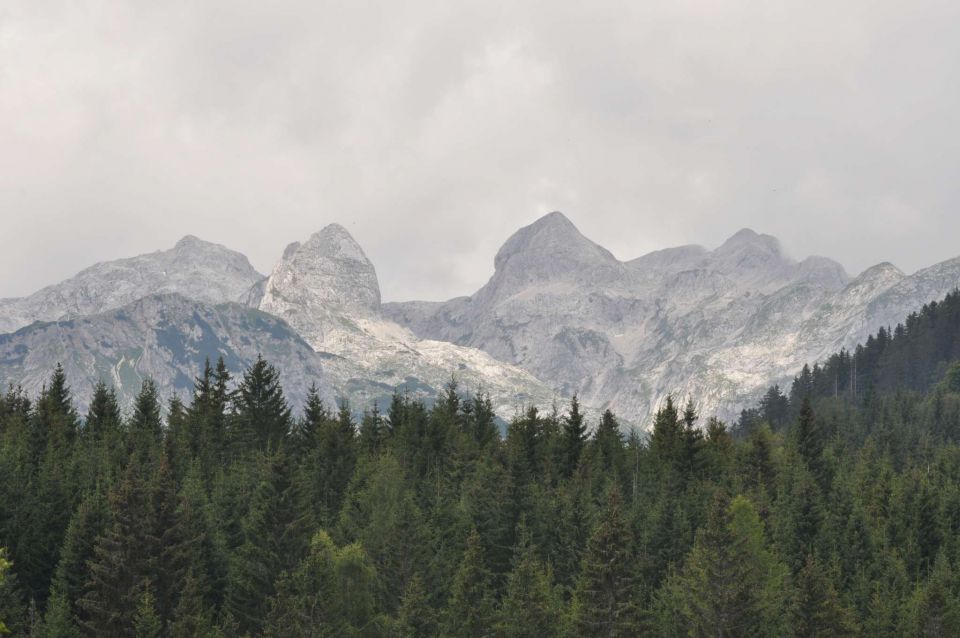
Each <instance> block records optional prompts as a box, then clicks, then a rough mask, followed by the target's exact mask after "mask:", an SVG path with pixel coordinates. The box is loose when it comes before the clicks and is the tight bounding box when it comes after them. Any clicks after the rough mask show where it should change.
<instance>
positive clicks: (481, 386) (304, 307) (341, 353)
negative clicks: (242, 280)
mask: <svg viewBox="0 0 960 638" xmlns="http://www.w3.org/2000/svg"><path fill="white" fill-rule="evenodd" d="M259 308H260V310H262V311H264V312H268V313H270V314H272V315H275V316H277V317H280V318H282V319H284V320H285V321H286V322H287V323H289V324H290V325H291V326H292V327H293V328H294V329H295V330H296V331H297V332H298V333H299V334H300V335H301V336H303V338H304V339H305V340H306V341H307V342H308V343H309V344H310V345H311V346H313V348H314V349H315V350H316V351H317V352H319V353H322V355H323V356H324V368H325V371H326V373H327V378H328V380H329V381H330V383H331V384H332V385H333V387H334V388H335V389H336V392H337V393H338V395H339V396H342V397H345V398H348V399H349V400H351V401H352V402H353V404H354V405H355V406H357V405H359V406H361V407H364V408H365V407H367V406H369V405H370V404H371V403H372V402H379V403H383V402H385V401H386V400H388V399H389V396H390V394H392V393H393V391H394V390H396V389H407V390H408V391H410V392H412V393H413V394H417V395H422V396H424V397H425V398H426V399H428V400H429V399H430V398H432V397H434V396H436V395H437V394H438V393H439V392H440V391H442V389H443V388H444V386H445V385H446V384H447V383H448V382H449V381H450V380H451V378H454V377H455V378H456V379H457V382H458V383H459V384H460V387H461V389H462V390H464V391H468V392H474V391H480V390H482V391H483V392H485V393H488V394H489V395H490V396H491V399H492V400H493V402H494V407H495V409H496V411H497V413H498V414H499V415H500V416H503V417H509V416H512V414H513V413H514V412H515V411H516V410H518V409H520V408H522V406H523V405H525V404H529V403H535V404H537V405H540V406H547V405H550V403H551V402H552V401H553V400H554V398H555V397H556V393H555V392H553V391H552V390H551V389H550V387H549V386H547V385H546V384H543V383H542V382H540V381H538V380H537V379H536V378H534V377H533V376H532V375H531V374H529V373H527V372H524V371H523V370H520V369H518V368H516V367H514V366H511V365H509V364H507V363H504V362H501V361H497V360H496V359H494V358H493V357H491V356H490V355H488V354H487V353H484V352H482V351H480V350H478V349H475V348H464V347H460V346H456V345H454V344H450V343H444V342H441V341H434V340H423V339H419V338H417V337H416V336H415V335H413V334H412V333H411V332H409V331H408V330H406V329H404V328H402V327H401V326H399V325H397V324H396V323H394V322H392V321H389V320H387V319H385V318H384V317H383V315H382V314H381V309H380V286H379V284H378V282H377V274H376V270H375V269H374V267H373V264H371V263H370V260H369V259H367V257H366V255H365V254H364V252H363V250H362V249H361V248H360V246H359V245H357V243H356V242H355V241H354V239H353V238H352V237H351V236H350V234H349V233H348V232H347V231H346V230H345V229H344V228H343V227H341V226H339V225H336V224H334V225H331V226H327V227H326V228H324V229H323V230H321V231H320V232H318V233H316V234H314V235H313V236H312V237H310V239H309V240H307V241H306V242H304V243H303V244H291V245H290V246H289V247H288V248H287V250H285V251H284V254H283V257H282V258H281V260H280V262H279V263H278V264H277V265H276V267H275V268H274V269H273V272H272V273H271V275H270V278H269V279H268V280H267V282H266V284H265V286H264V292H263V294H262V296H261V297H260V298H259Z"/></svg>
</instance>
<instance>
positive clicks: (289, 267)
mask: <svg viewBox="0 0 960 638" xmlns="http://www.w3.org/2000/svg"><path fill="white" fill-rule="evenodd" d="M263 288H264V293H263V295H262V297H261V298H260V304H259V305H260V308H261V309H263V310H267V311H269V312H273V313H274V314H278V315H280V316H288V314H290V313H294V314H301V315H303V316H301V317H299V318H298V319H296V320H295V321H302V322H306V323H304V324H303V325H301V327H304V326H308V325H309V324H310V322H312V321H314V320H317V318H318V317H321V316H323V317H326V316H327V315H328V314H329V313H330V312H333V311H336V312H347V313H351V312H352V313H354V314H358V315H359V314H361V313H362V314H364V315H367V314H370V313H378V312H379V309H380V286H379V283H378V281H377V273H376V269H375V268H374V266H373V264H372V263H371V262H370V260H369V259H368V258H367V256H366V254H365V253H364V252H363V249H362V248H361V247H360V245H359V244H358V243H357V242H356V240H355V239H354V238H353V236H352V235H350V233H349V232H348V231H347V229H346V228H344V227H343V226H341V225H340V224H329V225H327V226H325V227H323V228H322V229H321V230H319V231H317V232H315V233H313V234H312V235H311V236H310V238H309V239H307V241H305V242H303V243H302V244H301V243H299V242H293V243H292V244H290V245H288V246H287V248H286V249H285V250H284V251H283V256H282V257H281V259H280V262H279V263H278V264H277V265H276V267H275V268H274V269H273V272H272V273H271V275H270V278H269V279H268V280H267V282H266V283H265V284H264V285H263ZM253 299H256V294H254V296H253ZM304 313H305V314H304ZM311 317H312V318H311Z"/></svg>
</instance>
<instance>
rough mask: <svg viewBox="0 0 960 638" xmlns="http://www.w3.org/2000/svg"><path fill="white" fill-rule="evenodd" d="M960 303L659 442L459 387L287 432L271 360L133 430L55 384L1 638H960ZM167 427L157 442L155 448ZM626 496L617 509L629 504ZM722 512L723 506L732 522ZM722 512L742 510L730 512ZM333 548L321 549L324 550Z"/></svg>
mask: <svg viewBox="0 0 960 638" xmlns="http://www.w3.org/2000/svg"><path fill="white" fill-rule="evenodd" d="M958 326H960V296H958V295H951V296H950V297H948V298H947V300H945V301H944V302H943V303H939V304H936V305H931V306H929V307H928V308H926V309H924V310H923V311H922V312H920V313H918V315H917V318H913V319H909V320H908V321H907V323H906V324H905V326H903V327H900V328H898V329H895V330H894V331H886V330H884V331H882V332H881V333H878V334H877V335H876V336H874V337H871V339H870V340H868V342H867V343H866V344H865V345H864V346H863V347H862V348H857V349H856V350H855V351H853V352H850V353H848V352H841V353H838V354H837V355H835V356H834V357H831V358H829V359H828V360H827V361H826V362H825V363H824V364H823V365H815V366H813V367H807V368H805V369H804V370H803V371H801V373H800V374H799V375H798V376H797V378H796V379H795V380H794V383H793V384H792V386H791V387H790V389H789V391H786V390H784V391H781V390H780V389H779V388H776V387H775V388H772V389H771V391H769V392H767V393H766V395H765V396H764V397H763V399H762V400H761V402H760V403H759V405H758V406H756V407H754V408H748V409H746V410H745V411H744V413H743V418H741V422H740V423H739V424H737V426H736V427H734V428H733V429H732V430H728V429H727V427H726V425H725V424H723V423H722V422H720V421H718V420H716V419H712V418H709V415H703V416H702V417H701V416H700V415H698V414H697V410H696V408H695V406H696V405H697V399H698V397H690V400H689V401H687V403H686V406H685V407H682V408H681V407H679V406H678V405H676V404H674V402H673V399H672V398H670V399H668V400H666V401H665V402H664V404H663V405H661V406H660V409H659V411H658V413H657V415H656V417H655V418H654V420H653V423H652V430H651V432H650V436H649V438H645V437H644V436H643V434H642V433H641V432H640V431H637V430H635V431H633V432H632V433H631V434H630V436H629V437H626V438H625V437H624V435H623V431H622V428H621V426H620V423H619V422H618V420H617V418H616V416H615V415H613V414H612V413H610V412H607V413H605V414H604V415H603V417H602V419H601V420H600V421H599V422H598V423H596V424H595V425H596V429H595V430H594V431H593V432H592V434H591V435H590V436H588V435H587V431H588V427H587V423H586V418H585V417H584V414H583V412H582V411H581V409H582V408H581V406H580V405H579V403H578V402H577V401H576V400H574V401H572V402H571V404H570V405H569V406H568V408H567V409H566V411H565V414H563V413H561V412H560V411H559V410H558V409H557V408H554V409H553V410H552V411H543V412H541V411H539V410H538V409H536V408H535V407H532V406H531V407H528V408H527V409H525V410H523V411H522V412H520V413H518V415H517V416H516V418H514V419H513V420H512V421H511V422H510V424H509V426H508V428H507V433H506V437H505V438H501V436H500V433H499V429H498V426H497V424H496V421H495V419H494V414H493V410H492V405H491V400H490V398H489V397H488V396H486V395H484V394H482V393H478V394H474V395H473V396H462V395H461V394H460V392H459V390H458V388H457V386H456V384H455V383H451V384H450V385H449V386H448V388H447V389H446V391H445V392H444V393H442V394H441V396H440V397H438V398H437V400H436V401H435V403H433V404H432V405H431V406H430V407H428V406H427V405H426V404H425V403H424V401H422V400H419V399H417V398H412V397H410V396H409V395H405V394H403V393H400V392H398V393H396V394H395V395H394V397H393V399H392V401H391V404H390V407H389V409H387V410H386V411H385V412H384V413H383V414H380V413H379V411H378V410H377V409H376V408H371V409H370V410H368V411H367V413H366V415H365V416H364V417H363V418H362V419H361V420H360V422H359V424H358V423H357V422H356V421H355V420H354V414H353V412H352V411H351V409H350V407H349V405H348V404H347V403H346V402H343V403H341V405H340V406H339V409H338V410H336V411H335V412H333V413H331V412H330V411H329V410H328V407H327V406H324V404H323V402H322V401H321V400H320V397H319V393H318V392H317V391H316V389H314V391H312V392H311V393H309V395H308V397H307V401H306V404H305V405H304V406H301V407H302V412H300V413H299V414H300V416H299V418H296V419H294V418H293V416H292V415H291V410H290V408H289V406H287V404H286V400H285V398H284V395H283V392H282V387H281V384H280V382H279V380H280V372H279V371H277V370H275V369H274V368H272V367H271V366H270V365H269V364H268V363H267V362H266V361H263V360H262V359H261V360H259V361H257V362H256V363H255V364H254V365H253V366H251V368H250V369H249V370H247V371H246V372H245V373H244V375H243V377H242V379H240V382H239V383H238V384H237V389H236V390H233V387H234V382H233V380H231V378H230V375H229V373H228V372H227V369H226V365H225V363H224V362H223V361H222V360H219V361H217V363H216V364H215V365H213V366H211V365H210V364H209V363H208V364H207V365H206V366H205V367H204V370H203V372H202V373H201V374H200V376H198V378H197V379H196V381H195V385H194V392H193V395H192V396H191V397H189V400H188V401H186V405H184V404H181V403H180V402H179V400H177V399H174V400H171V402H170V403H169V404H168V406H169V407H168V410H167V411H166V413H164V411H163V410H162V409H161V408H160V403H159V398H158V397H157V395H156V388H155V387H154V386H153V384H152V383H150V382H146V383H144V384H143V386H142V389H141V392H140V395H139V396H138V397H137V400H136V404H135V405H134V406H133V408H134V409H133V410H132V411H131V413H130V414H129V417H128V418H123V417H122V416H121V413H120V410H119V408H118V406H117V404H116V397H115V396H114V394H113V391H112V390H111V389H110V388H109V387H108V386H107V385H105V384H99V385H98V386H97V387H96V388H94V393H93V399H92V401H91V404H90V407H89V409H88V410H87V412H86V416H85V418H84V419H83V420H81V419H79V418H78V416H77V413H76V410H75V409H74V407H73V399H72V396H71V392H70V388H69V385H68V383H67V379H66V375H65V373H64V371H63V368H62V367H58V369H57V370H55V371H54V372H53V374H52V375H51V377H50V381H49V383H48V384H47V386H46V388H45V389H44V391H43V392H42V393H41V395H40V396H39V397H37V398H36V400H35V401H33V400H31V398H28V397H27V396H25V395H24V393H23V392H22V391H19V390H17V389H16V388H10V389H9V390H8V391H7V392H6V393H5V394H3V395H0V476H2V477H3V480H0V539H2V542H3V543H4V545H6V546H7V547H8V548H9V557H10V559H9V562H12V563H13V567H12V568H10V566H9V564H7V562H5V563H4V568H5V569H6V579H5V581H4V582H3V583H2V584H0V619H2V620H3V621H4V622H5V623H6V625H7V627H8V628H9V629H10V630H11V631H12V632H13V633H14V634H15V635H32V636H44V637H51V638H53V637H66V638H77V637H78V636H81V635H82V636H106V637H108V638H109V637H110V636H133V635H143V636H157V635H159V636H170V637H172V638H186V637H187V636H200V637H203V638H219V637H221V636H222V637H226V636H243V635H249V636H250V637H251V638H254V637H255V636H277V637H279V636H402V637H411V636H429V637H436V636H504V637H509V636H556V635H571V636H588V635H589V636H634V635H665V636H690V635H694V636H697V635H704V636H706V635H710V636H716V635H729V636H733V635H797V636H845V635H869V636H937V635H957V634H958V633H960V620H958V619H960V579H958V577H957V576H956V574H957V573H960V572H958V561H960V445H958V442H960V372H958V368H957V364H956V363H955V361H954V360H955V358H956V356H955V355H960V328H958ZM164 420H165V421H166V422H165V423H164ZM621 494H622V495H623V496H622V497H621V496H620V495H621ZM714 494H717V495H718V496H717V498H716V499H713V496H714ZM725 494H730V495H737V496H736V497H733V498H727V497H726V496H724V495H725ZM323 530H329V534H328V533H327V532H326V531H323Z"/></svg>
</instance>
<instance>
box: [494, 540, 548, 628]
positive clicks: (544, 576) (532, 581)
mask: <svg viewBox="0 0 960 638" xmlns="http://www.w3.org/2000/svg"><path fill="white" fill-rule="evenodd" d="M517 535H518V537H519V538H520V541H519V543H518V545H517V547H516V548H515V549H514V565H513V570H512V571H511V572H510V575H509V577H508V578H507V588H506V592H505V593H504V596H503V602H502V604H501V607H500V610H499V612H498V621H497V630H498V632H497V633H498V635H499V636H503V637H504V638H551V637H552V636H556V635H558V634H559V633H560V626H561V612H560V609H561V606H560V605H561V602H560V597H559V595H558V593H557V590H556V589H555V588H554V586H553V582H552V580H553V579H552V574H551V572H550V570H549V569H547V568H545V567H544V566H543V565H542V564H540V562H539V561H538V560H537V557H536V552H535V549H534V547H533V545H532V543H531V540H530V534H529V532H528V531H527V530H526V526H525V524H523V523H521V526H520V530H519V531H518V533H517Z"/></svg>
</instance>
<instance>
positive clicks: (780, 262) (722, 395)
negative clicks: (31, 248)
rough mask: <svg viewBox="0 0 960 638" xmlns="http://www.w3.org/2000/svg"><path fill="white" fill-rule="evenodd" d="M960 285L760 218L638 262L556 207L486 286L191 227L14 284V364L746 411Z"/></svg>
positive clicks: (364, 396)
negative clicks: (717, 239) (386, 274)
mask: <svg viewBox="0 0 960 638" xmlns="http://www.w3.org/2000/svg"><path fill="white" fill-rule="evenodd" d="M958 284H960V259H954V260H950V261H947V262H943V263H941V264H937V265H936V266H933V267H931V268H927V269H925V270H921V271H919V272H917V273H915V274H913V275H910V276H907V275H905V274H904V273H902V272H900V271H899V270H898V269H896V268H895V267H894V266H892V265H890V264H879V265H877V266H874V267H872V268H870V269H868V270H866V271H864V272H863V273H861V274H860V275H858V276H856V277H850V276H849V275H848V274H847V273H846V272H845V271H844V269H843V268H842V267H841V266H840V264H838V263H837V262H835V261H832V260H830V259H827V258H824V257H809V258H806V259H803V260H802V261H796V260H794V259H792V258H791V257H789V256H788V255H786V254H784V252H783V250H782V249H781V247H780V244H779V242H778V241H777V240H776V239H775V238H773V237H770V236H768V235H761V234H757V233H755V232H753V231H751V230H746V229H745V230H742V231H740V232H738V233H736V234H735V235H733V236H732V237H730V238H729V239H728V240H727V241H725V242H724V243H723V244H722V245H720V246H719V247H718V248H716V249H714V250H707V249H706V248H703V247H700V246H680V247H676V248H668V249H665V250H661V251H657V252H654V253H650V254H647V255H644V256H642V257H639V258H636V259H633V260H630V261H620V260H618V259H616V258H615V257H614V256H613V255H612V254H611V253H610V252H609V251H607V250H606V249H604V248H603V247H601V246H598V245H596V244H595V243H593V242H591V241H590V240H589V239H587V238H586V237H584V236H583V235H582V234H581V233H580V232H579V231H578V230H577V228H576V227H575V226H574V225H573V224H572V223H571V222H570V220H568V219H567V218H566V217H565V216H563V215H562V214H561V213H551V214H550V215H547V216H545V217H543V218H541V219H540V220H538V221H537V222H535V223H534V224H531V225H530V226H527V227H524V228H522V229H520V230H519V231H517V232H516V233H515V234H514V235H513V236H512V237H510V238H509V239H508V240H507V241H506V243H505V244H504V245H503V247H502V248H501V249H500V251H499V252H498V253H497V255H496V257H495V259H494V274H493V276H492V277H491V279H490V280H489V282H488V283H487V284H486V285H485V286H483V287H482V288H481V289H480V290H479V291H477V292H476V293H475V294H473V295H472V296H469V297H458V298H455V299H452V300H450V301H447V302H416V301H412V302H403V303H388V304H381V301H380V288H379V283H378V279H377V274H376V270H375V268H374V265H373V264H372V263H370V261H369V259H367V257H366V255H365V254H364V252H363V250H362V248H361V247H360V246H359V245H357V243H356V242H355V241H354V240H353V238H352V237H351V236H350V235H349V233H348V232H347V231H346V230H345V229H344V228H343V227H341V226H339V225H336V224H332V225H329V226H327V227H326V228H324V229H323V230H321V231H320V232H318V233H316V234H314V235H313V236H311V237H310V238H308V239H306V240H305V241H304V242H303V243H302V244H301V243H294V244H291V245H290V246H289V247H288V248H287V249H286V250H285V251H284V253H283V255H282V257H281V258H280V260H279V261H278V263H277V265H276V267H275V268H274V269H273V271H272V273H271V274H270V275H269V276H268V277H265V276H263V275H261V274H260V273H257V272H256V271H255V270H254V269H253V268H252V267H251V266H250V263H249V262H248V261H247V259H246V258H245V257H244V256H243V255H241V254H239V253H236V252H233V251H231V250H229V249H227V248H225V247H223V246H219V245H216V244H211V243H208V242H204V241H201V240H199V239H196V238H194V237H190V236H188V237H185V238H184V239H183V240H181V241H180V242H178V243H177V244H176V246H175V247H174V248H172V249H171V250H168V251H162V252H156V253H151V254H148V255H141V256H138V257H133V258H129V259H122V260H118V261H114V262H106V263H100V264H97V265H95V266H92V267H90V268H88V269H86V270H84V271H82V272H81V273H79V274H78V275H77V276H76V277H74V278H72V279H69V280H67V281H64V282H62V283H60V284H57V285H54V286H49V287H47V288H44V289H43V290H41V291H38V292H37V293H35V294H33V295H31V296H29V297H25V298H20V299H4V300H0V381H2V382H3V383H8V382H10V383H22V384H23V385H24V387H25V389H27V390H28V391H30V392H36V391H38V390H39V389H40V387H41V386H42V384H43V382H44V380H45V377H46V375H47V374H49V370H50V369H51V368H52V367H53V366H54V365H55V364H56V363H57V362H58V361H61V362H63V364H64V366H65V368H66V370H67V373H68V375H69V378H70V379H71V382H72V384H73V385H74V389H75V391H76V394H77V396H78V398H79V399H80V403H81V405H82V404H83V403H84V401H85V399H86V397H87V396H88V395H89V391H90V388H91V387H92V384H93V382H94V381H95V380H96V379H99V378H102V379H105V380H107V381H109V382H112V383H113V384H114V385H116V386H117V388H118V392H119V394H120V396H121V398H122V399H124V400H126V401H129V399H130V398H131V397H132V396H133V395H134V394H135V393H136V391H138V390H139V385H140V381H141V380H142V379H143V378H144V377H146V376H150V377H153V378H154V379H155V380H156V381H157V382H158V385H159V386H160V389H161V392H162V393H163V394H164V395H165V396H169V395H171V394H172V393H174V392H177V393H180V394H181V395H184V396H185V395H186V394H187V393H189V392H190V391H191V388H192V382H193V377H194V376H195V375H196V374H197V373H198V372H199V370H200V368H201V366H202V365H203V361H204V359H205V358H207V357H210V358H211V359H215V358H216V357H217V356H223V357H224V359H225V361H226V363H227V365H228V367H229V368H230V369H231V371H232V372H234V373H240V372H241V371H242V370H243V369H244V367H246V366H248V365H250V363H252V362H253V360H255V358H256V356H257V354H258V353H262V354H263V356H264V357H265V358H266V359H268V360H269V361H271V362H272V363H274V364H276V365H277V367H278V368H279V369H280V370H281V371H282V374H283V383H284V387H285V389H286V390H287V392H288V395H289V398H290V400H291V402H292V403H293V404H294V405H298V403H299V401H300V400H301V399H302V398H303V396H304V394H305V392H306V389H307V387H309V385H310V384H311V383H314V382H315V383H317V384H318V386H319V387H320V389H321V394H322V395H323V396H324V397H325V398H326V399H327V400H328V401H333V400H334V399H335V398H339V397H344V398H348V399H350V400H351V401H352V402H353V404H354V406H355V407H359V408H360V409H362V408H365V407H368V406H369V405H370V404H371V402H373V401H381V402H382V401H384V400H385V399H386V398H387V397H389V395H390V394H391V393H392V392H393V391H394V390H395V389H397V388H400V389H406V390H407V391H410V392H412V393H422V394H423V395H424V396H426V397H427V398H429V397H432V396H434V395H435V394H436V393H437V392H438V391H440V390H441V389H442V387H443V386H444V384H445V383H446V382H447V381H449V379H450V378H451V375H455V376H456V378H457V380H458V381H459V382H460V384H461V389H462V390H464V391H466V392H473V391H476V390H483V391H484V392H487V393H489V394H490V395H491V398H492V399H493V401H494V404H495V407H496V409H497V412H498V414H500V415H501V416H505V417H508V416H510V415H511V414H512V413H513V412H514V411H516V410H517V409H519V408H521V407H522V406H523V405H525V404H529V403H533V404H536V405H538V406H540V407H542V408H546V407H549V406H550V404H551V403H552V402H554V401H556V400H561V399H564V398H566V397H569V396H570V395H572V394H573V393H577V394H579V395H580V397H581V399H582V401H583V402H584V404H586V405H588V406H592V407H593V408H597V409H601V408H607V407H610V408H612V409H613V410H614V411H615V412H616V413H617V414H618V415H620V416H622V417H623V418H625V419H627V420H629V421H633V422H638V423H643V422H644V420H645V419H646V418H647V417H648V416H649V415H650V414H651V412H652V411H653V410H655V409H656V407H657V406H658V405H659V403H660V402H661V401H662V400H663V399H664V397H665V396H666V395H667V394H669V393H672V394H674V395H675V396H679V397H681V398H684V397H686V396H695V397H698V398H699V400H700V402H701V403H700V405H699V406H698V407H699V409H700V410H701V412H702V413H704V414H713V413H719V414H720V415H721V416H726V417H729V416H731V415H733V414H735V413H736V412H737V411H739V409H740V408H741V407H742V406H744V405H747V404H749V403H751V402H752V401H753V400H755V398H756V396H757V394H758V393H759V392H760V391H762V390H763V389H764V388H765V387H766V386H767V385H769V384H770V383H773V382H778V381H781V380H783V379H785V378H788V377H790V376H792V375H793V374H795V373H796V372H797V371H798V370H799V368H800V367H801V366H802V365H803V364H804V363H806V362H812V361H815V360H817V359H819V358H821V357H824V356H827V355H828V354H830V353H832V352H834V351H835V350H837V349H839V348H841V347H850V346H852V345H854V344H856V343H857V342H859V341H861V340H863V339H864V338H865V337H866V336H867V335H868V334H869V333H871V332H874V331H875V330H876V329H877V328H879V327H881V326H887V325H893V324H896V323H897V322H899V321H901V320H903V318H904V317H905V316H906V315H907V314H909V313H910V312H912V311H914V310H916V309H918V308H919V307H921V306H922V305H923V304H925V303H927V302H929V301H932V300H935V299H938V298H940V297H942V296H944V295H945V294H947V293H948V292H950V291H951V290H953V289H954V288H956V287H957V286H958ZM35 322H36V323H35ZM2 333H6V334H2Z"/></svg>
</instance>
